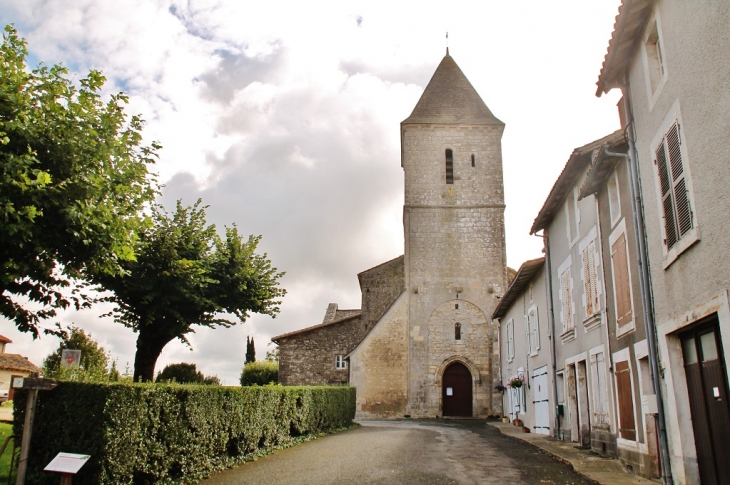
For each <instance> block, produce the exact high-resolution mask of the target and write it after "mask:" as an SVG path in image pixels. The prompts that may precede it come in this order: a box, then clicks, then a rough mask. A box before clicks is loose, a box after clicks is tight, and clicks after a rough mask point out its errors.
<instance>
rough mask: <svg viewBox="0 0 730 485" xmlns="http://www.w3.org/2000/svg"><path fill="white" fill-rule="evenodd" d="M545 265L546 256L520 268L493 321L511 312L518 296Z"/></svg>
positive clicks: (495, 312) (527, 262)
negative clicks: (510, 309) (508, 311)
mask: <svg viewBox="0 0 730 485" xmlns="http://www.w3.org/2000/svg"><path fill="white" fill-rule="evenodd" d="M544 264H545V256H543V257H540V258H537V259H531V260H529V261H525V262H524V263H522V266H520V269H519V270H518V271H517V276H515V279H514V280H512V284H511V285H510V286H509V288H507V291H506V292H505V294H504V295H503V296H502V298H501V299H500V300H499V303H498V304H497V307H496V308H495V309H494V312H493V313H492V320H494V319H495V318H501V317H503V316H504V315H505V313H507V310H509V308H510V306H512V303H514V301H515V299H516V298H517V296H519V294H520V293H522V290H524V289H525V286H527V284H528V283H529V282H530V281H532V278H533V277H534V276H535V274H536V273H537V272H538V271H539V270H540V268H542V266H543V265H544Z"/></svg>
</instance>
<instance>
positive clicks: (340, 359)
mask: <svg viewBox="0 0 730 485" xmlns="http://www.w3.org/2000/svg"><path fill="white" fill-rule="evenodd" d="M335 369H337V370H343V369H347V360H346V359H345V356H344V355H343V354H337V355H335Z"/></svg>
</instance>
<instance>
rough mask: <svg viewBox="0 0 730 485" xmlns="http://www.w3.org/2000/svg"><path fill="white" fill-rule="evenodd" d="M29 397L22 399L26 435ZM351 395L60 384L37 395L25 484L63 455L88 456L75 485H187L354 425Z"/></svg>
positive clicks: (19, 416) (42, 476)
mask: <svg viewBox="0 0 730 485" xmlns="http://www.w3.org/2000/svg"><path fill="white" fill-rule="evenodd" d="M25 403H26V393H25V392H24V391H18V392H17V393H16V406H15V409H16V413H15V416H14V419H15V421H14V428H15V432H16V433H18V432H20V431H21V430H22V423H23V419H24V414H25V413H24V410H25ZM354 415H355V389H354V388H352V387H281V386H264V387H243V388H241V387H236V388H234V387H219V386H196V385H185V386H182V385H166V384H134V383H132V384H129V383H122V384H87V383H77V382H62V383H60V384H59V385H58V387H56V388H55V389H54V390H52V391H44V392H40V393H39V396H38V406H37V411H36V417H35V424H34V426H33V439H32V443H31V450H30V457H29V461H28V474H27V481H26V483H28V484H45V483H48V484H56V483H58V476H57V475H54V474H50V473H46V472H43V468H44V467H45V466H46V465H47V464H48V463H49V462H50V461H51V459H53V457H54V456H56V454H58V453H59V452H61V451H64V452H69V453H82V454H88V455H91V459H90V460H89V461H88V462H87V463H86V464H85V465H84V466H83V468H81V470H80V472H79V473H78V474H77V475H76V476H75V477H74V484H77V485H83V484H117V483H135V484H137V483H139V484H147V483H161V484H162V483H190V482H196V481H197V480H199V479H200V478H202V477H205V476H207V475H209V474H210V473H211V472H212V471H213V470H217V469H222V468H225V467H228V466H231V465H233V464H235V463H237V462H241V461H243V460H245V459H246V458H247V457H250V456H251V455H252V454H253V453H257V452H260V451H261V450H265V449H270V448H275V447H278V446H284V445H286V444H289V443H291V442H292V441H293V438H294V437H297V436H300V435H306V434H310V433H316V432H320V431H327V430H331V429H336V428H341V427H343V426H347V425H350V424H351V423H352V419H353V417H354Z"/></svg>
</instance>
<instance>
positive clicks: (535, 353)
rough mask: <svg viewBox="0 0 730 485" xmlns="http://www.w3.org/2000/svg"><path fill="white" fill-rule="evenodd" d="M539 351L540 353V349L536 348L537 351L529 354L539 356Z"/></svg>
mask: <svg viewBox="0 0 730 485" xmlns="http://www.w3.org/2000/svg"><path fill="white" fill-rule="evenodd" d="M539 353H540V349H537V350H536V351H534V352H530V354H529V355H530V357H537V356H538V354H539Z"/></svg>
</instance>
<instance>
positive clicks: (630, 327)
mask: <svg viewBox="0 0 730 485" xmlns="http://www.w3.org/2000/svg"><path fill="white" fill-rule="evenodd" d="M634 330H636V325H634V322H633V321H632V322H629V323H627V324H626V325H624V326H623V327H621V328H617V329H616V338H619V337H623V336H624V335H626V334H629V333H631V332H633V331H634Z"/></svg>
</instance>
